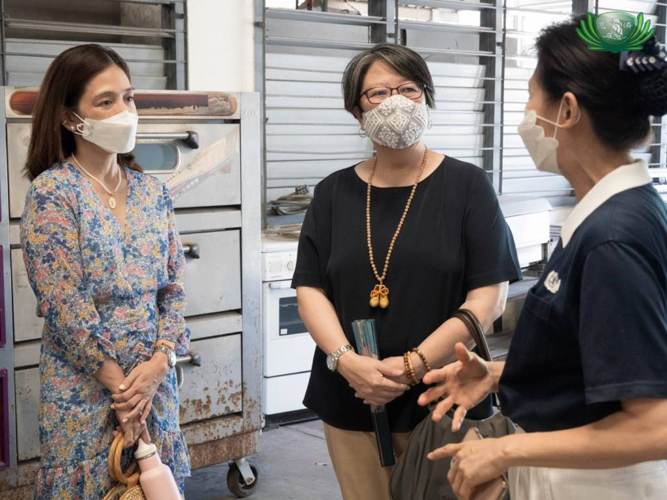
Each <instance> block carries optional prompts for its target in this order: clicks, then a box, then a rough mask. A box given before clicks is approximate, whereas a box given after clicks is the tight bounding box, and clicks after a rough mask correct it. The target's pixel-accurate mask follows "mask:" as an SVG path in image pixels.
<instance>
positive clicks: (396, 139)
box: [363, 94, 429, 149]
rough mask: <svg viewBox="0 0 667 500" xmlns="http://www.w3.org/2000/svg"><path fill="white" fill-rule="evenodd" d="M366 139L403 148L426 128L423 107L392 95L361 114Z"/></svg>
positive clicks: (414, 141)
mask: <svg viewBox="0 0 667 500" xmlns="http://www.w3.org/2000/svg"><path fill="white" fill-rule="evenodd" d="M363 117H364V129H365V132H366V135H367V136H368V138H369V139H370V140H371V141H373V142H375V143H377V144H380V145H382V146H386V147H388V148H392V149H405V148H407V147H409V146H412V145H413V144H414V143H416V142H417V141H419V140H420V139H421V138H422V137H423V135H424V132H425V131H426V128H427V127H428V126H429V116H428V108H427V107H426V104H424V103H421V102H417V101H413V100H412V99H408V98H407V97H405V96H402V95H398V94H397V95H393V96H391V97H390V98H388V99H386V100H385V101H383V102H382V104H380V105H379V106H378V107H376V108H374V109H372V110H370V111H367V112H365V113H364V115H363Z"/></svg>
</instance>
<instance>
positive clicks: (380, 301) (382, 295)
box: [366, 148, 428, 309]
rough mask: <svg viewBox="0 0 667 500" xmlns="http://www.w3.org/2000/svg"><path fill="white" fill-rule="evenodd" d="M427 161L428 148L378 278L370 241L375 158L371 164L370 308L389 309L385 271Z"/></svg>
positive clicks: (368, 196)
mask: <svg viewBox="0 0 667 500" xmlns="http://www.w3.org/2000/svg"><path fill="white" fill-rule="evenodd" d="M427 159H428V148H426V150H425V151H424V159H423V161H422V165H421V167H420V169H419V173H418V174H417V179H416V180H415V183H414V185H413V186H412V191H411V192H410V197H409V198H408V202H407V203H406V204H405V209H404V210H403V215H402V216H401V220H400V221H399V223H398V227H397V228H396V232H395V233H394V237H393V238H392V239H391V243H390V244H389V251H388V252H387V257H386V258H385V260H384V268H383V270H382V276H380V274H379V273H378V270H377V267H376V266H375V258H374V257H373V243H372V241H371V187H372V186H373V176H374V175H375V169H376V168H377V165H378V158H377V156H375V161H374V162H373V168H372V169H371V175H370V177H369V178H368V190H367V191H366V241H367V244H368V256H369V258H370V261H371V268H372V269H373V274H374V275H375V279H376V280H377V281H378V284H377V285H375V287H374V288H373V290H371V300H370V305H371V307H377V306H378V305H379V306H380V307H381V308H382V309H386V308H387V307H389V288H387V286H386V285H385V284H384V282H385V279H386V278H387V269H389V260H390V259H391V254H392V253H393V251H394V246H395V245H396V239H397V238H398V235H399V234H400V232H401V229H402V228H403V223H404V222H405V218H406V217H407V215H408V211H409V210H410V205H411V204H412V200H413V199H414V197H415V192H416V191H417V185H418V184H419V180H420V179H421V176H422V174H423V173H424V168H425V167H426V160H427Z"/></svg>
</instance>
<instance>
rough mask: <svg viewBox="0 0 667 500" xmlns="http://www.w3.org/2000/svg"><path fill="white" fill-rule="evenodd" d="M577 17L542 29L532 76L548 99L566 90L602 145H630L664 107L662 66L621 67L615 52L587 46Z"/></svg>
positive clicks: (666, 80) (666, 78)
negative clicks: (644, 69)
mask: <svg viewBox="0 0 667 500" xmlns="http://www.w3.org/2000/svg"><path fill="white" fill-rule="evenodd" d="M582 19H585V18H584V17H583V16H581V17H575V18H572V19H570V20H568V21H565V22H563V23H559V24H554V25H551V26H549V27H547V28H545V29H544V30H542V32H541V33H540V35H539V37H538V38H537V42H536V49H537V57H538V63H537V69H536V71H535V76H536V79H537V82H538V83H539V85H540V87H541V88H542V89H543V90H544V91H545V93H546V95H547V97H548V98H549V99H550V100H551V101H552V102H553V101H558V100H560V99H561V98H562V97H563V94H565V93H566V92H568V91H569V92H572V93H573V94H574V95H575V96H576V97H577V100H578V102H579V104H580V105H581V106H582V107H583V108H584V109H585V110H586V111H587V112H588V114H589V116H590V118H591V122H592V126H593V130H594V131H595V133H596V134H597V136H598V138H599V139H600V141H601V142H602V143H603V144H604V145H605V146H607V147H609V148H611V149H613V150H615V151H627V150H630V149H633V148H635V147H637V146H640V145H641V144H642V143H643V142H644V141H646V140H647V139H648V138H649V137H650V132H651V120H650V117H651V116H662V115H664V114H665V113H667V93H666V92H665V89H666V88H667V87H666V86H667V69H663V70H659V71H658V70H656V71H653V72H646V73H640V74H635V73H633V72H632V71H621V70H620V69H619V58H620V56H619V54H613V53H611V52H596V51H592V50H589V49H588V46H587V45H586V42H584V41H583V40H582V39H581V38H579V35H577V33H576V28H577V27H578V26H579V23H580V21H581V20H582Z"/></svg>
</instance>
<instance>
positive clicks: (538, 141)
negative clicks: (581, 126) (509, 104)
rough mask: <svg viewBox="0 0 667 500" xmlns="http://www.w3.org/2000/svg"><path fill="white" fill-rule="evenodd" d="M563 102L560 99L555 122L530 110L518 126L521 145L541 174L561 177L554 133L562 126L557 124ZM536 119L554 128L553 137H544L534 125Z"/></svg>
mask: <svg viewBox="0 0 667 500" xmlns="http://www.w3.org/2000/svg"><path fill="white" fill-rule="evenodd" d="M564 102H565V101H564V100H562V99H561V101H560V107H559V108H558V116H557V117H556V122H552V121H551V120H547V119H546V118H542V117H541V116H537V113H536V112H535V111H534V110H530V111H526V116H525V118H524V119H523V121H522V122H521V125H519V135H520V136H521V139H522V140H523V143H524V144H525V145H526V149H528V152H529V153H530V156H531V158H532V159H533V161H534V162H535V166H536V167H537V170H539V171H541V172H550V173H552V174H560V175H562V173H561V171H560V168H559V167H558V154H557V151H558V146H559V144H560V143H559V142H558V139H556V133H557V132H558V129H559V128H562V125H560V123H559V122H560V112H561V111H562V110H563V103H564ZM538 118H539V119H540V120H542V121H544V122H546V123H550V124H551V125H553V126H555V127H556V130H554V136H553V137H545V133H544V128H542V127H540V126H539V125H537V124H536V123H537V119H538ZM579 118H581V115H579ZM577 123H578V120H577Z"/></svg>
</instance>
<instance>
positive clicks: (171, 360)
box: [169, 351, 176, 368]
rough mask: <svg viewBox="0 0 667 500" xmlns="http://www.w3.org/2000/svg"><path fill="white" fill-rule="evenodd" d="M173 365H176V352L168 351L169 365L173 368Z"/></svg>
mask: <svg viewBox="0 0 667 500" xmlns="http://www.w3.org/2000/svg"><path fill="white" fill-rule="evenodd" d="M174 366H176V353H175V352H174V351H169V367H170V368H173V367H174Z"/></svg>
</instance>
